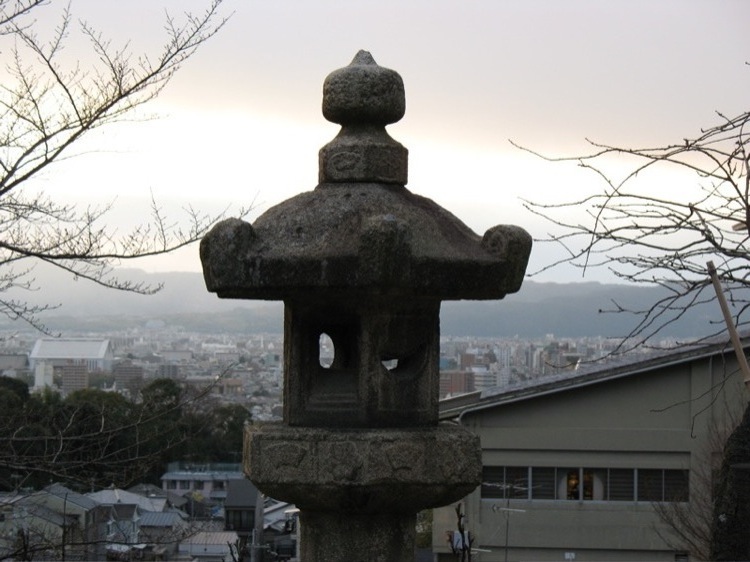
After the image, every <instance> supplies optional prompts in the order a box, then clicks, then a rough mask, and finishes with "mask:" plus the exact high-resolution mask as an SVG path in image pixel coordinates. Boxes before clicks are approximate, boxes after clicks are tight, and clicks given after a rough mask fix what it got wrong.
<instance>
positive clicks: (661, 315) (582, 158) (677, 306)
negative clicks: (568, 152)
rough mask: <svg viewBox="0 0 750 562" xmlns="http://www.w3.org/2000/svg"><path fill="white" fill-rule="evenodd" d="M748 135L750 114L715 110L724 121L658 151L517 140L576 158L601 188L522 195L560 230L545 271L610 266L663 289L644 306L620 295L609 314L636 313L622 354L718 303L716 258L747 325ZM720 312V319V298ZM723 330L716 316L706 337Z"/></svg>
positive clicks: (740, 321) (625, 277) (738, 316)
mask: <svg viewBox="0 0 750 562" xmlns="http://www.w3.org/2000/svg"><path fill="white" fill-rule="evenodd" d="M749 135H750V112H743V113H740V114H739V115H737V116H734V117H729V116H727V115H724V114H722V113H717V122H716V123H715V124H714V125H712V126H710V127H708V128H706V129H704V130H701V131H700V132H699V134H697V135H696V136H694V137H693V138H685V139H683V140H681V141H679V142H676V143H675V144H667V145H665V146H657V147H654V148H632V147H630V148H628V147H619V146H610V145H607V144H601V143H597V142H592V141H588V142H589V144H590V147H591V150H590V151H589V152H588V153H586V154H583V155H579V156H573V157H550V156H547V155H542V154H539V153H538V152H534V151H532V150H529V149H528V148H524V147H520V148H522V149H524V150H527V151H528V152H532V153H533V154H536V155H537V156H540V157H541V158H544V159H545V160H549V161H555V162H565V161H567V162H575V163H577V164H578V166H580V167H581V168H583V169H585V170H587V171H588V172H591V173H593V174H594V175H595V176H596V177H597V178H598V180H599V181H600V182H601V185H602V189H601V190H600V191H598V192H596V193H593V194H589V195H585V196H582V197H580V198H578V199H576V200H569V201H565V202H562V203H559V202H558V203H550V202H540V201H526V202H525V205H526V207H527V208H528V209H530V210H531V211H532V212H533V213H535V214H537V215H540V216H541V217H543V218H545V219H547V220H548V221H550V222H551V223H552V229H551V230H553V231H554V232H553V233H552V234H549V235H548V236H547V237H545V238H544V239H543V240H542V241H545V242H551V243H553V244H555V245H557V246H558V247H559V251H560V258H559V259H557V260H556V261H554V262H553V263H551V264H548V265H547V266H545V267H544V268H543V269H542V270H545V269H549V268H554V267H557V266H560V265H563V264H566V265H570V266H573V267H576V268H579V269H580V270H581V272H582V274H584V275H585V274H586V273H587V272H589V271H591V270H594V269H604V270H609V271H610V272H611V273H612V274H613V275H614V276H616V277H617V278H618V279H619V280H620V281H626V282H629V283H636V284H644V285H650V286H659V287H661V288H662V289H663V293H662V295H663V296H661V297H660V298H657V299H656V300H655V301H654V302H648V303H644V305H643V306H642V307H637V308H631V307H625V306H623V305H621V304H620V303H617V302H614V303H613V305H612V307H611V309H608V310H606V311H603V312H621V313H632V314H633V315H635V318H636V320H635V322H634V326H633V328H632V330H631V331H630V332H629V333H628V334H625V335H624V336H625V337H624V338H623V343H622V344H621V346H620V347H619V348H618V350H617V351H625V350H627V349H630V348H632V347H633V346H636V345H647V344H648V341H649V340H650V339H651V338H653V337H654V336H656V335H657V334H659V333H660V332H661V331H662V330H663V329H664V328H665V327H666V326H668V325H670V324H672V323H674V322H677V321H678V320H680V319H681V318H683V317H684V316H685V315H686V313H687V312H688V311H689V310H690V309H691V308H692V307H694V306H696V305H698V304H705V303H709V302H711V301H714V300H715V298H716V294H715V292H714V290H713V288H712V284H711V279H710V277H709V274H708V272H707V262H708V261H713V262H715V264H716V269H717V272H718V276H719V279H720V281H721V284H722V286H723V288H724V292H725V294H726V295H727V299H728V301H729V302H730V304H731V305H733V314H734V316H735V322H736V324H737V325H738V327H742V326H745V327H746V326H747V324H748V318H747V311H748V307H749V306H750V294H749V293H748V290H747V289H748V287H750V259H749V257H750V246H749V245H748V241H749V236H750V176H749V175H748V168H750V144H749V143H750V136H749ZM514 144H515V143H514ZM516 146H518V145H516ZM665 171H668V172H670V173H675V174H677V175H675V176H674V177H676V178H678V181H679V184H678V185H665V184H664V183H659V182H660V181H661V182H663V181H664V180H663V176H659V175H658V172H665ZM581 211H584V213H583V214H582V213H581ZM716 311H717V319H718V318H719V316H718V312H719V307H718V305H716ZM723 330H724V326H723V324H722V323H721V322H714V321H713V320H712V321H711V323H710V324H709V325H708V326H706V331H705V332H704V334H705V337H709V336H711V335H714V334H717V333H719V332H721V331H723Z"/></svg>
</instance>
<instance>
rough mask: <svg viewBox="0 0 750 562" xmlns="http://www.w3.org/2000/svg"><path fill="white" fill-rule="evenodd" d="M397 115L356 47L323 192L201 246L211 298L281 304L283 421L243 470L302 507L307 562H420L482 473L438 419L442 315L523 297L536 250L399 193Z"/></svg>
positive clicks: (402, 177)
mask: <svg viewBox="0 0 750 562" xmlns="http://www.w3.org/2000/svg"><path fill="white" fill-rule="evenodd" d="M405 107H406V103H405V95H404V86H403V82H402V80H401V77H400V76H399V75H398V74H397V73H396V72H394V71H393V70H389V69H386V68H382V67H380V66H378V65H377V64H376V63H375V61H374V60H373V58H372V56H371V55H370V54H369V53H367V52H364V51H360V52H359V53H358V54H357V55H356V56H355V58H354V60H353V61H352V63H351V64H350V65H349V66H347V67H345V68H342V69H339V70H337V71H334V72H333V73H331V74H330V75H329V76H328V78H326V80H325V84H324V89H323V114H324V116H325V117H326V118H327V119H329V120H330V121H333V122H335V123H338V124H340V125H341V131H340V132H339V134H338V135H337V136H336V138H334V139H333V140H332V141H331V142H330V143H328V144H327V145H326V146H324V147H323V148H322V149H321V151H320V154H319V163H320V173H319V181H320V183H319V184H318V186H317V187H316V188H315V189H314V190H313V191H310V192H306V193H301V194H300V195H297V196H295V197H293V198H291V199H288V200H287V201H284V202H282V203H280V204H279V205H277V206H275V207H273V208H271V209H269V210H268V211H267V212H266V213H264V214H263V215H262V216H260V217H259V218H258V219H257V220H256V221H255V223H254V224H253V225H250V224H248V223H246V222H243V221H240V220H238V219H228V220H226V221H223V222H221V223H219V224H217V225H216V226H215V227H214V228H213V230H212V231H211V232H210V233H209V234H208V235H207V236H206V237H205V238H204V239H203V240H202V242H201V248H200V253H201V261H202V263H203V272H204V278H205V281H206V286H207V288H208V290H209V291H212V292H215V293H216V294H217V295H218V296H219V297H221V298H247V299H278V300H283V301H284V305H285V306H284V309H285V312H284V420H283V423H281V424H265V425H262V426H257V427H256V426H253V427H250V428H248V430H247V431H246V435H245V457H244V458H245V472H246V474H247V475H248V477H249V478H250V479H251V480H252V481H253V482H254V483H255V485H256V486H257V487H258V489H260V490H261V491H263V492H264V493H266V494H268V495H269V496H271V497H274V498H277V499H279V500H286V501H289V502H292V503H295V504H296V505H297V506H298V507H299V508H300V510H301V514H300V517H301V531H302V538H301V554H302V560H303V561H304V562H323V561H325V562H337V561H341V562H344V561H351V560H367V561H375V562H378V561H382V562H401V561H403V562H406V561H411V560H413V559H414V524H415V516H416V513H417V511H419V510H421V509H425V508H429V507H437V506H440V505H445V504H447V503H450V502H453V501H456V500H458V499H460V498H462V497H463V496H465V495H466V494H467V493H469V492H471V491H472V490H473V489H474V488H475V487H476V486H477V485H478V484H479V482H480V478H481V469H482V466H481V449H480V446H479V443H478V441H477V439H476V438H475V437H474V436H473V435H472V434H470V433H469V432H468V431H466V430H464V429H462V428H458V427H453V426H443V425H439V424H438V391H439V373H438V359H439V351H440V350H439V338H440V320H439V314H440V303H441V301H442V300H448V299H500V298H503V297H504V296H505V295H506V294H508V293H513V292H516V291H518V290H519V289H520V287H521V283H522V280H523V276H524V272H525V269H526V265H527V262H528V257H529V253H530V251H531V238H530V236H529V235H528V234H527V233H526V232H525V231H524V230H523V229H521V228H519V227H516V226H508V225H501V226H496V227H493V228H491V229H489V230H488V231H487V232H486V233H485V235H484V237H480V236H478V235H477V234H475V233H474V232H473V231H471V229H469V228H468V227H467V226H466V225H464V224H463V223H462V222H461V221H460V220H459V219H457V218H456V217H455V216H453V215H452V214H450V213H449V212H448V211H446V210H445V209H443V208H442V207H440V206H439V205H437V204H436V203H434V202H433V201H431V200H430V199H427V198H424V197H421V196H419V195H415V194H413V193H411V192H410V191H409V190H408V189H407V188H406V187H405V185H406V182H407V159H408V152H407V150H406V148H404V147H403V146H402V145H401V144H399V143H398V142H396V141H395V140H393V139H392V138H391V137H390V136H389V135H388V133H387V132H386V130H385V127H386V125H389V124H391V123H394V122H396V121H398V120H399V119H401V117H402V116H403V115H404V111H405ZM324 335H326V336H328V337H329V338H330V341H331V342H332V343H333V348H334V349H333V352H334V357H333V361H332V362H331V363H330V364H327V363H325V362H324V361H322V358H321V353H320V342H321V338H322V337H323V336H324Z"/></svg>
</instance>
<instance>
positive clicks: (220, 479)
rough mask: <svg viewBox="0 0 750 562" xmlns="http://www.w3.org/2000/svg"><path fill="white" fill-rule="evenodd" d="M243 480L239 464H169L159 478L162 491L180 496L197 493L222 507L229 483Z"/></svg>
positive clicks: (243, 476)
mask: <svg viewBox="0 0 750 562" xmlns="http://www.w3.org/2000/svg"><path fill="white" fill-rule="evenodd" d="M244 478H245V475H244V473H243V472H242V469H241V467H240V465H239V464H232V463H209V464H200V463H190V464H187V463H170V465H169V466H168V467H167V472H165V473H164V474H163V475H162V477H161V483H162V489H164V490H167V491H170V492H175V493H178V494H180V495H182V496H184V495H186V494H189V493H190V492H197V493H198V494H200V496H202V497H203V498H205V499H207V500H209V501H210V502H212V503H214V504H216V505H217V506H223V505H224V501H225V500H226V497H227V490H228V487H229V481H231V480H242V479H244Z"/></svg>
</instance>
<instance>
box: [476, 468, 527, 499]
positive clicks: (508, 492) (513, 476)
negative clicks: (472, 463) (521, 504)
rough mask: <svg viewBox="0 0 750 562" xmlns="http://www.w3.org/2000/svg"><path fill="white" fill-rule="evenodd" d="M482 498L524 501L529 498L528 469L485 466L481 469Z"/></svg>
mask: <svg viewBox="0 0 750 562" xmlns="http://www.w3.org/2000/svg"><path fill="white" fill-rule="evenodd" d="M482 497H483V498H497V499H508V498H513V499H526V498H528V497H529V468H528V467H526V466H486V467H484V468H483V469H482Z"/></svg>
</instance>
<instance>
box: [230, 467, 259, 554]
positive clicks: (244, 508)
mask: <svg viewBox="0 0 750 562" xmlns="http://www.w3.org/2000/svg"><path fill="white" fill-rule="evenodd" d="M262 501H263V499H262V497H261V495H260V494H259V493H258V489H257V488H256V487H255V486H254V485H253V483H252V482H250V480H247V479H246V478H243V479H241V480H230V481H229V482H228V483H227V498H226V500H225V502H224V530H225V531H234V532H235V533H237V537H238V539H239V548H240V551H241V552H244V550H245V547H246V546H247V544H248V543H252V536H253V531H254V530H255V514H256V506H257V504H258V502H262ZM259 509H262V508H259Z"/></svg>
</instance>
